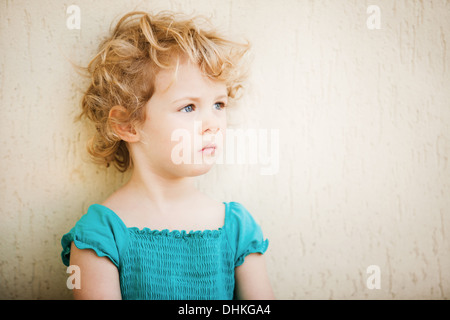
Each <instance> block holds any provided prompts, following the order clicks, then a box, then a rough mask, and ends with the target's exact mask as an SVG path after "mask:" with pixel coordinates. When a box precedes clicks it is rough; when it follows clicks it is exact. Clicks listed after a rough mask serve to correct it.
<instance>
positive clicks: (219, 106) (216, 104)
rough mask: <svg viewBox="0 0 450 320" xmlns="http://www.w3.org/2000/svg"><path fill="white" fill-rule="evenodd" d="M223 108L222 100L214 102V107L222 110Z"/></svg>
mask: <svg viewBox="0 0 450 320" xmlns="http://www.w3.org/2000/svg"><path fill="white" fill-rule="evenodd" d="M223 108H225V103H223V102H216V103H214V109H217V110H222V109H223Z"/></svg>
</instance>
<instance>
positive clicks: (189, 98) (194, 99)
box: [172, 94, 228, 103]
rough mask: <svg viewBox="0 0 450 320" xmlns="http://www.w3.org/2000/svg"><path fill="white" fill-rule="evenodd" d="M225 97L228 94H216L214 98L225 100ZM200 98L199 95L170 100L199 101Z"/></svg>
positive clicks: (175, 101)
mask: <svg viewBox="0 0 450 320" xmlns="http://www.w3.org/2000/svg"><path fill="white" fill-rule="evenodd" d="M227 98H228V95H226V94H223V95H220V96H217V97H216V98H215V99H214V100H215V101H217V100H225V99H227ZM201 99H202V98H201V97H193V96H186V97H182V98H179V99H176V100H174V101H172V103H177V102H180V101H184V100H191V101H195V102H199V101H200V100H201Z"/></svg>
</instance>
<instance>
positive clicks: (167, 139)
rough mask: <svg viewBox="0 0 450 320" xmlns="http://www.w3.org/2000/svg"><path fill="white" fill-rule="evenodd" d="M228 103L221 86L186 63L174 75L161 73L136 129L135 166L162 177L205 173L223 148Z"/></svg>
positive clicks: (157, 77) (172, 72) (195, 67)
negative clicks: (150, 170) (138, 128)
mask: <svg viewBox="0 0 450 320" xmlns="http://www.w3.org/2000/svg"><path fill="white" fill-rule="evenodd" d="M227 103H228V96H227V88H226V85H225V84H224V83H222V82H218V81H214V80H212V79H210V78H208V77H207V76H205V75H203V74H202V73H201V71H200V69H199V68H198V66H196V65H195V64H193V63H191V62H190V61H189V60H187V59H186V60H184V61H183V60H182V61H180V64H179V66H178V69H177V71H174V70H162V71H160V72H159V73H158V75H157V76H156V81H155V91H154V94H153V96H152V97H151V99H150V100H149V101H148V102H147V105H146V118H145V121H144V123H143V125H142V127H141V128H140V130H139V132H140V141H139V143H138V148H137V149H138V150H136V151H138V152H135V153H134V154H133V156H134V157H139V158H140V159H134V161H135V165H136V164H137V162H139V163H140V165H144V166H146V165H148V166H150V167H151V168H152V169H153V170H157V172H158V173H160V174H163V175H164V176H167V177H186V176H197V175H201V174H204V173H206V172H208V171H209V170H210V169H211V167H212V165H213V163H214V161H215V159H216V158H217V156H218V155H219V152H221V151H222V149H223V145H224V144H223V139H224V135H225V129H226V125H227V121H226V113H225V107H226V105H227ZM208 146H210V147H208ZM136 160H138V161H136Z"/></svg>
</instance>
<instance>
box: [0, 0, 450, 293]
mask: <svg viewBox="0 0 450 320" xmlns="http://www.w3.org/2000/svg"><path fill="white" fill-rule="evenodd" d="M130 3H131V4H130ZM72 4H75V5H77V6H78V7H79V8H80V9H81V25H80V29H73V30H71V29H68V28H67V26H66V20H67V18H68V14H67V13H66V9H67V7H68V6H69V5H72ZM369 5H377V6H378V7H379V9H380V12H379V13H380V15H379V17H380V29H376V28H375V29H370V28H369V27H370V26H372V25H373V24H372V22H373V21H375V22H376V19H375V20H372V18H376V17H377V16H376V15H375V16H373V14H376V12H375V11H373V12H375V13H373V12H372V11H370V12H369V14H368V13H367V8H368V7H369ZM136 8H137V9H143V10H153V11H159V10H161V9H173V10H177V11H184V12H187V13H191V12H197V13H204V14H206V15H208V16H212V17H213V19H214V21H215V23H216V24H217V25H218V26H220V27H221V28H222V29H224V30H226V31H227V32H230V33H232V34H243V35H244V36H246V37H247V38H248V39H249V40H250V41H251V42H252V43H253V49H254V50H253V53H254V62H253V74H252V78H251V81H252V86H251V88H250V89H249V91H248V94H247V96H246V97H245V98H244V99H243V100H242V108H241V110H239V113H238V112H236V114H234V115H233V117H234V119H235V123H236V124H237V125H241V126H242V127H244V128H252V129H258V130H262V131H266V132H270V130H271V129H273V130H279V131H278V132H279V145H278V148H279V149H278V153H276V154H277V155H278V159H279V170H278V172H277V173H276V174H272V175H261V170H260V169H261V167H263V164H261V163H260V162H259V163H257V164H255V165H251V164H243V165H238V164H235V165H233V164H222V165H217V166H216V167H215V168H214V169H213V170H212V171H211V172H210V173H208V174H207V175H205V176H203V177H200V178H199V180H198V185H199V187H200V188H201V189H203V190H205V191H206V192H209V193H210V194H211V195H212V196H214V197H216V198H217V199H220V200H224V201H231V200H234V201H240V202H242V203H243V204H244V205H245V206H246V207H247V208H248V209H249V210H250V212H252V213H253V215H254V216H255V218H256V219H257V220H258V221H259V222H260V224H261V225H262V227H263V229H264V232H265V234H266V236H267V237H268V238H270V241H271V244H270V247H269V251H268V253H267V258H268V267H269V271H270V278H271V280H272V283H273V287H274V290H275V294H276V296H277V297H278V298H281V299H305V298H306V299H309V298H319V299H339V298H341V299H350V298H353V299H365V298H373V299H380V298H384V299H406V298H414V299H422V298H436V299H443V298H445V299H448V298H450V238H449V237H450V163H449V157H450V70H449V68H450V57H449V51H450V48H449V46H450V45H449V44H450V2H449V1H441V0H434V1H412V0H404V1H400V0H395V1H392V0H373V1H363V0H353V1H350V0H345V1H344V0H339V1H316V0H314V1H312V0H311V1H306V0H305V1H302V0H296V1H294V0H291V1H288V0H284V1H269V0H264V1H263V0H241V1H238V0H235V1H224V0H222V1H210V0H203V1H175V0H172V1H167V0H158V1H156V0H155V1H110V0H99V1H90V0H89V1H81V0H72V1H59V0H40V1H8V0H3V1H1V3H0V41H1V42H0V115H1V116H0V124H1V125H0V130H1V131H0V137H1V140H0V150H1V151H0V152H1V153H0V162H1V176H0V203H1V206H0V218H1V224H0V298H2V299H53V298H70V297H71V293H70V291H69V290H68V289H67V288H66V285H65V282H66V279H67V274H66V273H65V267H64V266H63V264H62V263H61V260H60V258H59V255H60V250H61V247H60V238H61V236H62V234H63V233H65V232H67V231H68V230H69V228H70V227H71V226H72V225H73V224H74V223H75V221H76V220H77V219H78V218H79V217H80V215H81V214H82V213H84V211H85V210H86V209H87V207H88V205H89V204H91V203H94V202H100V201H102V199H103V198H105V197H106V196H107V195H108V194H109V193H110V192H111V191H112V190H114V189H115V188H117V187H118V186H119V185H120V184H121V183H123V182H124V181H125V179H126V177H122V176H121V175H120V174H118V173H117V172H115V171H114V170H106V169H104V168H99V167H97V166H95V165H93V164H91V163H89V162H88V161H87V156H86V152H85V149H84V143H85V140H86V138H87V134H86V133H85V131H83V130H82V129H83V127H82V125H81V124H80V123H75V122H74V121H73V118H74V116H75V115H76V114H77V112H78V109H77V108H78V102H79V99H80V96H81V94H80V90H81V89H82V88H83V87H84V85H85V84H86V81H85V80H83V79H82V78H81V77H80V76H78V75H77V74H76V73H75V72H74V69H73V68H72V66H71V64H70V61H73V62H75V63H78V64H86V63H87V62H88V61H89V58H90V57H91V56H92V54H93V53H94V51H95V48H96V46H97V44H98V41H99V39H100V38H101V37H102V35H103V34H104V33H105V32H106V29H107V28H108V27H109V25H110V23H111V21H112V20H113V19H115V18H117V17H119V16H120V15H122V14H123V13H125V12H127V11H129V10H132V9H136ZM367 20H369V25H368V24H367ZM269 136H270V135H269ZM267 141H268V142H270V140H269V138H267ZM271 146H272V147H273V150H274V152H276V150H277V149H276V145H274V144H270V143H269V148H270V147H271ZM371 265H376V266H378V267H379V271H380V273H379V275H380V288H379V289H376V288H375V289H369V287H368V286H367V282H366V281H367V279H368V277H369V276H371V274H368V273H367V272H366V271H367V268H368V267H369V266H371ZM376 275H377V274H376V273H374V274H373V276H376ZM371 279H372V278H370V279H369V280H371ZM369 282H370V281H369ZM370 283H372V282H370Z"/></svg>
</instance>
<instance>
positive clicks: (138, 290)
mask: <svg viewBox="0 0 450 320" xmlns="http://www.w3.org/2000/svg"><path fill="white" fill-rule="evenodd" d="M224 204H225V222H224V225H223V227H221V228H219V229H216V230H203V231H190V232H186V231H184V230H182V231H180V230H173V231H169V230H162V231H159V230H151V229H148V228H144V229H142V230H141V229H138V228H136V227H132V228H128V227H126V226H125V224H124V223H123V221H122V220H121V219H120V218H119V217H118V216H117V215H116V214H115V213H114V212H113V211H112V210H110V209H108V208H107V207H105V206H102V205H99V204H94V205H92V206H90V207H89V209H88V212H87V213H86V214H85V215H83V216H82V217H81V219H80V220H79V221H78V222H77V223H76V225H75V226H74V227H73V228H72V229H71V230H70V231H69V232H68V233H67V234H65V235H64V236H63V237H62V239H61V245H62V248H63V250H62V253H61V257H62V261H63V263H64V264H65V265H66V266H69V264H70V246H71V243H72V242H74V243H75V246H76V247H77V248H78V249H92V250H94V251H95V252H96V254H97V255H98V256H99V257H107V258H109V259H110V260H111V262H112V263H113V264H114V265H115V266H116V267H117V269H118V271H119V276H120V290H121V293H122V299H124V300H131V299H164V300H169V299H177V300H210V299H220V300H229V299H233V296H234V284H235V283H234V269H235V268H236V267H238V266H240V265H241V264H242V263H243V262H244V258H245V257H246V256H247V255H249V254H250V253H255V252H259V253H264V252H266V250H267V247H268V244H269V241H268V240H267V239H266V240H264V238H263V234H262V231H261V228H260V226H259V225H258V224H257V223H256V222H255V220H254V219H253V217H252V216H251V215H250V213H249V212H248V211H247V210H246V209H245V208H244V207H243V206H242V205H241V204H240V203H238V202H229V203H225V202H224Z"/></svg>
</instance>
